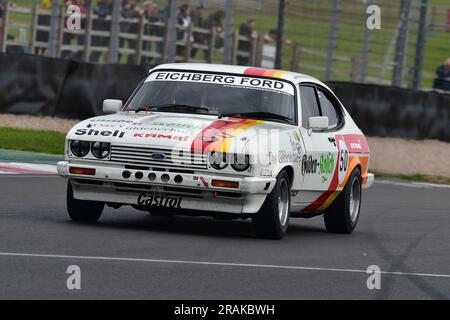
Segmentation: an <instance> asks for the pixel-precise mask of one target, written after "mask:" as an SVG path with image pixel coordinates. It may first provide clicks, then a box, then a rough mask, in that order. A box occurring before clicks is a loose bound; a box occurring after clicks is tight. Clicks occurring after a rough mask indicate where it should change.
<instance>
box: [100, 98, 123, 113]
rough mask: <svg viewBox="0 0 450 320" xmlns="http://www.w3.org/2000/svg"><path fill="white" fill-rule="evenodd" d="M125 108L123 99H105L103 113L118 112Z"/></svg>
mask: <svg viewBox="0 0 450 320" xmlns="http://www.w3.org/2000/svg"><path fill="white" fill-rule="evenodd" d="M122 108H123V102H122V100H115V99H106V100H104V101H103V113H106V114H109V113H117V112H119V111H120V110H122Z"/></svg>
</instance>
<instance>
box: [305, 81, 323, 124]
mask: <svg viewBox="0 0 450 320" xmlns="http://www.w3.org/2000/svg"><path fill="white" fill-rule="evenodd" d="M300 101H301V108H302V126H303V127H304V128H306V129H309V118H310V117H319V116H320V111H319V105H318V103H317V97H316V89H314V87H310V86H300Z"/></svg>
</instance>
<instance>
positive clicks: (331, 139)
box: [328, 137, 336, 147]
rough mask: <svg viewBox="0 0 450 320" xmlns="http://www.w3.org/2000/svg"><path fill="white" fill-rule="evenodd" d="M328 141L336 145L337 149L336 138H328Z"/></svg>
mask: <svg viewBox="0 0 450 320" xmlns="http://www.w3.org/2000/svg"><path fill="white" fill-rule="evenodd" d="M328 141H329V142H330V143H332V144H334V146H335V147H336V138H333V137H329V138H328Z"/></svg>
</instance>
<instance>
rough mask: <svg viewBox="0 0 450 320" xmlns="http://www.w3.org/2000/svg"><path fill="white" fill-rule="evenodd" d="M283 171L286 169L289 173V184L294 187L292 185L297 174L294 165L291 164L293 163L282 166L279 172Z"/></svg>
mask: <svg viewBox="0 0 450 320" xmlns="http://www.w3.org/2000/svg"><path fill="white" fill-rule="evenodd" d="M281 171H286V173H287V175H288V177H289V184H290V187H292V185H293V183H294V179H295V175H294V173H295V171H294V167H293V166H291V165H285V166H284V167H282V168H281V169H280V172H279V173H278V174H280V173H281Z"/></svg>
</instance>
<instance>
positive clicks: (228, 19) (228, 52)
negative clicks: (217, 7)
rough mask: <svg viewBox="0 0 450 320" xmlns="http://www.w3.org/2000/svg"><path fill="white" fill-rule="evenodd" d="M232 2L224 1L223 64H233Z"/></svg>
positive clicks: (231, 0) (229, 0) (230, 0)
mask: <svg viewBox="0 0 450 320" xmlns="http://www.w3.org/2000/svg"><path fill="white" fill-rule="evenodd" d="M232 37H233V0H226V15H225V30H224V37H223V49H224V51H223V63H224V64H230V63H233V60H234V59H233V57H232V47H233V39H232Z"/></svg>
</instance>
